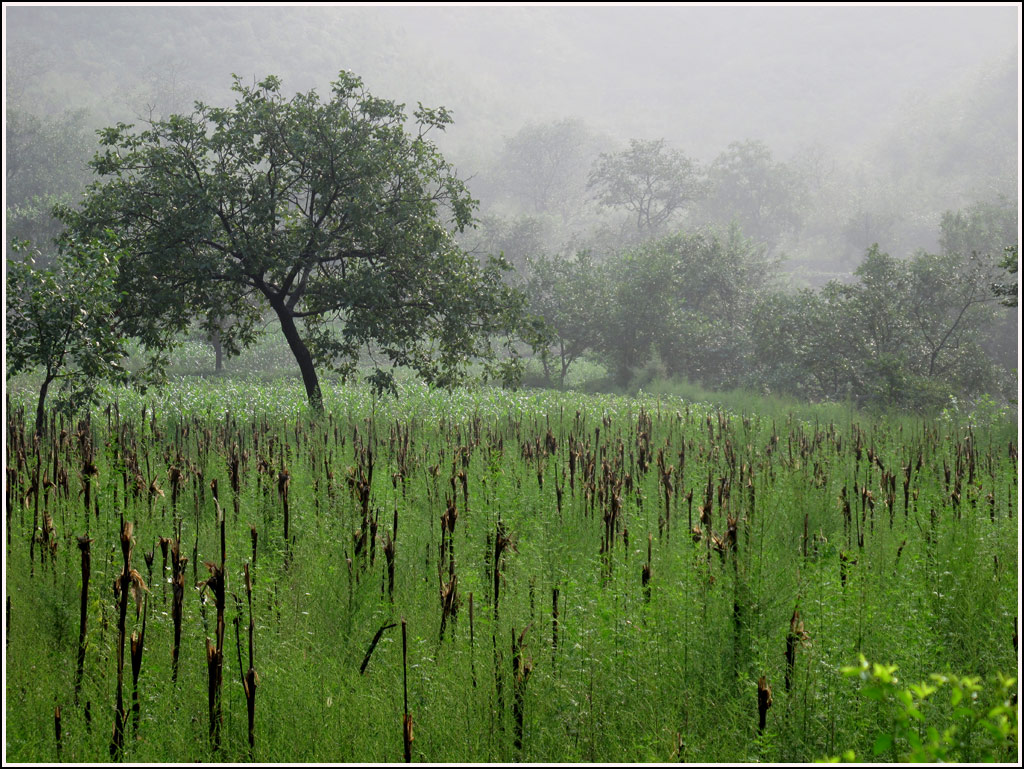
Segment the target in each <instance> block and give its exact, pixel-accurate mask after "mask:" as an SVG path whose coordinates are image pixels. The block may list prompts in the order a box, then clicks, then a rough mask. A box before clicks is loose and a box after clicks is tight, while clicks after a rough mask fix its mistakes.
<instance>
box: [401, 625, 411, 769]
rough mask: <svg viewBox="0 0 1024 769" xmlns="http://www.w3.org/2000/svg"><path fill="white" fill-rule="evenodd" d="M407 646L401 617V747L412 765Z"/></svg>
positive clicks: (407, 760) (406, 759)
mask: <svg viewBox="0 0 1024 769" xmlns="http://www.w3.org/2000/svg"><path fill="white" fill-rule="evenodd" d="M407 658H408V646H407V643H406V638H405V617H402V703H403V704H402V713H403V715H402V745H403V751H404V755H405V763H407V764H409V763H412V714H411V713H410V712H409V673H408V666H407V662H406V661H407Z"/></svg>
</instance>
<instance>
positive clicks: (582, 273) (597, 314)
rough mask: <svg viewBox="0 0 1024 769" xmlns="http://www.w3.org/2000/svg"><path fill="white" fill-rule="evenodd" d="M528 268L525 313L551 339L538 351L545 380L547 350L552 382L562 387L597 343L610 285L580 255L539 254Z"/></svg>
mask: <svg viewBox="0 0 1024 769" xmlns="http://www.w3.org/2000/svg"><path fill="white" fill-rule="evenodd" d="M530 268H531V269H530V273H531V276H530V279H529V281H527V283H526V296H527V299H528V301H529V307H530V310H531V312H533V313H535V314H536V315H538V316H539V317H541V318H543V319H544V322H545V324H546V325H547V328H548V329H549V330H550V332H551V334H552V336H553V339H552V341H551V344H550V345H546V346H545V347H544V349H543V350H542V351H541V359H542V363H543V365H544V371H545V375H546V376H547V378H548V381H551V371H550V365H549V362H550V357H551V352H552V349H553V350H554V352H555V354H556V356H557V362H558V369H557V371H558V384H559V386H562V387H564V386H565V376H566V374H567V373H568V371H569V367H570V366H571V365H572V364H573V363H574V362H575V361H577V360H579V358H580V357H581V356H582V355H584V354H586V353H587V352H590V351H593V350H596V349H597V348H598V347H599V346H600V344H601V341H602V338H603V337H602V332H603V324H604V322H605V320H606V319H607V318H608V316H609V315H610V314H611V312H612V307H611V287H610V285H609V282H608V277H607V275H606V273H605V271H604V270H603V269H602V267H601V265H599V264H597V263H596V262H595V260H594V258H593V257H592V256H591V255H590V254H589V253H586V252H583V253H580V254H577V255H576V258H575V259H562V258H559V257H547V256H540V257H537V258H536V259H532V260H531V261H530Z"/></svg>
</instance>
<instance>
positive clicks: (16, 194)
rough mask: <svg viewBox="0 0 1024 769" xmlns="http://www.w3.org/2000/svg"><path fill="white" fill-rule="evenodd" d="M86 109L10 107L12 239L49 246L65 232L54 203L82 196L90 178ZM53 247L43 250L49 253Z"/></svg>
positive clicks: (8, 177) (9, 222)
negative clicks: (52, 111)
mask: <svg viewBox="0 0 1024 769" xmlns="http://www.w3.org/2000/svg"><path fill="white" fill-rule="evenodd" d="M86 117H87V116H86V113H85V112H84V111H75V112H65V113H64V114H63V115H60V116H57V117H53V118H41V117H38V116H36V115H33V114H31V113H29V112H27V111H25V110H24V109H18V108H16V107H11V108H9V109H8V111H7V148H6V149H7V153H6V163H5V167H4V175H5V178H6V180H7V211H6V216H7V239H8V242H12V241H15V242H23V241H31V242H33V243H36V244H39V245H41V246H47V245H49V244H50V243H52V241H53V240H54V239H56V238H57V236H58V235H59V234H60V231H61V227H60V222H59V221H57V220H56V219H54V217H53V208H54V206H55V205H57V204H59V203H65V204H66V203H68V202H70V201H71V200H73V199H75V198H76V197H78V196H80V195H81V193H82V191H83V190H84V189H85V186H86V184H87V183H88V181H89V168H88V159H89V154H90V147H91V145H92V140H91V137H90V136H89V131H88V130H87V129H86V125H85V123H86ZM50 255H51V253H50V249H47V250H46V251H43V252H41V253H40V254H39V256H40V258H42V259H48V258H49V257H50Z"/></svg>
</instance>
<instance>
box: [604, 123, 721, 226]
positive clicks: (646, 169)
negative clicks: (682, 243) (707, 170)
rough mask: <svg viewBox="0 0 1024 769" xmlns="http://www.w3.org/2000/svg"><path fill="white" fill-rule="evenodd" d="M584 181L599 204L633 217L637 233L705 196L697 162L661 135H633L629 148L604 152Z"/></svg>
mask: <svg viewBox="0 0 1024 769" xmlns="http://www.w3.org/2000/svg"><path fill="white" fill-rule="evenodd" d="M588 186H589V187H590V188H591V189H592V190H594V191H595V192H596V194H597V201H598V202H599V203H600V204H601V205H603V206H608V207H610V208H624V209H626V210H627V211H629V212H630V213H631V214H632V215H633V216H634V217H636V227H637V229H638V230H640V231H641V232H650V231H653V230H657V229H658V228H659V227H661V226H662V225H664V224H665V223H666V222H667V221H668V220H669V219H670V218H671V217H672V215H673V214H675V213H676V212H678V211H681V210H683V209H685V208H686V207H687V205H689V204H690V203H691V202H693V201H694V200H697V199H699V198H700V197H701V196H702V195H703V183H702V181H701V178H700V174H699V171H698V169H697V165H696V164H695V163H694V161H692V160H690V158H688V157H686V155H684V154H683V153H682V152H680V151H679V150H670V149H668V148H667V147H666V146H665V140H664V139H657V140H655V141H641V140H638V139H631V140H630V142H629V149H628V150H624V151H622V152H618V153H610V154H609V153H602V154H601V156H600V157H599V158H598V160H597V162H596V163H595V164H594V167H593V170H592V171H591V173H590V180H589V182H588Z"/></svg>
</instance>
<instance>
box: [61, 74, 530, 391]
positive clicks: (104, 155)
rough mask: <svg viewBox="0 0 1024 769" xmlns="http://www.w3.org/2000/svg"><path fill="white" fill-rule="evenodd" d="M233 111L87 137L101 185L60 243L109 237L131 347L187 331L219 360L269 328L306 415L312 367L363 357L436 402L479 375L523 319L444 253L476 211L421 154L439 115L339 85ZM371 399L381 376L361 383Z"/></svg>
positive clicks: (482, 270) (247, 99) (269, 86)
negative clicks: (118, 256)
mask: <svg viewBox="0 0 1024 769" xmlns="http://www.w3.org/2000/svg"><path fill="white" fill-rule="evenodd" d="M233 88H234V91H235V92H236V93H237V94H238V96H237V101H236V103H235V104H234V106H232V107H228V108H220V107H211V106H208V105H205V104H202V103H196V105H195V108H194V110H193V111H192V113H191V114H188V115H180V114H179V115H172V116H171V117H169V118H167V119H164V120H152V121H149V123H148V125H147V126H146V127H145V129H144V130H141V131H136V130H135V129H134V127H133V126H131V125H126V124H123V123H122V124H118V125H117V126H114V127H111V128H108V129H105V130H104V131H103V132H101V137H102V145H103V146H104V147H105V149H104V150H103V151H102V152H101V153H98V154H97V155H96V157H95V159H94V160H93V162H92V167H93V168H94V170H95V171H96V172H97V173H98V174H100V175H101V176H102V177H103V179H102V180H101V181H99V182H97V183H96V184H94V185H93V186H92V187H91V189H90V191H89V193H88V195H87V197H86V200H85V201H84V202H83V205H82V208H81V210H80V211H78V212H73V211H70V210H65V211H64V217H65V220H66V221H67V223H68V224H69V225H70V227H71V229H72V231H74V232H78V233H84V234H89V233H93V232H96V231H98V230H100V229H106V228H109V229H112V230H113V231H114V232H116V233H117V234H118V236H119V237H120V238H121V239H122V241H123V242H124V244H125V257H124V258H123V259H122V260H121V262H120V265H119V268H120V269H119V271H118V276H119V278H118V280H119V290H120V291H121V292H123V294H124V295H125V297H127V298H126V301H125V310H126V313H127V315H128V316H129V317H133V318H137V319H139V320H140V321H142V320H144V321H145V322H144V323H142V322H140V323H139V324H137V325H136V327H135V328H134V329H133V331H135V332H137V333H139V335H140V337H141V338H142V341H143V342H157V341H159V339H160V338H161V337H159V335H158V334H157V333H156V331H157V330H159V331H166V330H167V329H168V328H173V329H179V330H180V329H184V328H185V327H186V326H187V324H188V323H189V322H190V321H191V320H192V319H193V318H194V317H199V318H200V319H202V320H203V322H204V325H206V326H207V327H208V328H209V329H210V330H212V329H214V328H216V329H218V330H219V333H220V335H221V340H222V342H223V343H224V345H225V348H226V349H228V350H235V349H238V348H239V347H240V346H245V345H247V344H249V343H251V342H252V341H253V340H254V339H255V338H256V337H257V336H258V334H259V333H260V330H261V326H262V319H263V316H264V313H265V312H266V310H267V309H268V308H269V309H271V310H273V312H274V314H275V315H276V317H277V319H278V321H279V322H280V325H281V330H282V332H283V334H284V336H285V338H286V339H287V341H288V344H289V346H290V349H291V351H292V353H293V354H294V355H295V358H296V361H297V363H298V365H299V369H300V371H301V373H302V378H303V382H304V385H305V388H306V392H307V396H308V398H309V402H310V405H311V406H312V407H313V408H317V409H318V408H320V407H321V403H322V396H321V391H320V384H319V378H318V375H317V367H318V366H327V367H332V368H334V369H336V370H338V371H340V372H341V373H342V374H343V375H350V374H352V373H354V371H355V368H356V363H357V361H358V357H359V355H360V353H361V351H364V350H366V349H368V348H370V349H372V351H373V352H374V353H375V354H379V355H382V356H383V357H386V358H387V359H389V360H390V361H391V362H392V363H394V364H396V365H405V366H409V367H411V368H413V369H415V370H416V371H417V372H419V373H420V374H421V375H422V376H424V378H426V379H427V380H428V381H430V382H434V383H438V384H441V385H450V384H453V383H454V382H456V381H458V380H459V379H460V378H461V377H462V375H463V374H464V373H465V371H466V368H467V366H468V363H469V361H470V360H471V359H473V358H476V357H482V358H485V359H489V360H492V361H493V359H494V356H495V351H494V349H493V346H492V342H491V336H492V335H494V334H499V333H503V334H505V336H506V339H509V338H510V334H511V331H512V329H513V327H514V324H515V319H516V317H517V313H518V311H519V309H520V308H521V306H522V302H521V298H520V297H519V295H518V294H516V293H515V292H513V291H511V290H510V289H508V288H506V287H505V285H504V284H503V282H502V280H501V271H502V267H503V265H502V263H501V262H499V261H497V260H490V261H489V262H488V263H487V264H486V265H484V266H481V265H480V264H479V263H478V262H477V261H476V260H475V259H473V258H472V257H470V256H469V255H467V254H466V253H465V252H463V251H462V250H461V249H460V248H459V247H458V246H457V245H456V243H455V241H454V238H453V234H452V233H453V231H456V232H458V231H462V230H463V229H464V228H466V227H468V226H471V225H472V221H473V212H474V209H475V204H476V201H474V200H473V199H472V198H471V197H470V195H469V193H468V191H467V189H466V187H465V184H464V183H463V182H462V181H461V180H460V179H459V178H458V177H457V176H456V174H455V171H454V169H453V168H452V167H451V165H450V164H449V163H448V162H447V161H446V160H445V159H444V158H443V157H442V155H441V154H440V152H439V151H438V149H437V147H436V146H435V144H434V143H433V142H432V141H431V140H430V139H429V138H428V134H429V133H430V132H431V131H433V130H444V128H445V126H446V125H448V124H449V123H451V121H452V117H451V114H450V113H449V112H448V111H447V110H445V109H444V108H437V109H429V108H425V107H423V106H422V105H420V106H419V108H418V109H417V110H416V111H415V112H414V117H415V121H416V130H415V132H414V133H412V134H410V133H408V132H407V130H406V115H405V112H404V107H403V105H400V104H396V103H394V102H391V101H387V100H384V99H379V98H376V97H373V96H371V95H370V94H369V93H368V92H367V91H366V89H365V88H364V86H363V84H362V81H361V80H360V79H359V78H358V77H356V76H354V75H352V74H351V73H345V72H343V73H341V74H340V75H339V77H338V80H337V81H335V82H334V83H333V84H332V87H331V95H330V99H329V100H325V101H324V100H321V99H320V97H319V96H318V95H317V93H316V92H315V91H310V92H308V93H299V94H296V95H295V96H293V97H292V98H290V99H288V98H286V97H285V96H284V95H283V94H282V93H281V83H280V81H279V80H278V78H276V77H273V76H271V77H267V78H266V79H265V80H263V81H262V82H259V83H257V84H255V85H251V86H249V85H245V84H243V82H242V81H241V79H240V78H238V77H237V76H236V77H235V79H234V87H233ZM371 378H372V379H373V381H374V382H375V383H376V384H377V385H379V386H382V387H387V386H390V385H391V384H392V380H391V379H390V374H389V373H388V372H387V371H385V370H382V369H381V368H379V367H378V368H377V370H376V372H375V373H374V374H373V375H372V377H371Z"/></svg>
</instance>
